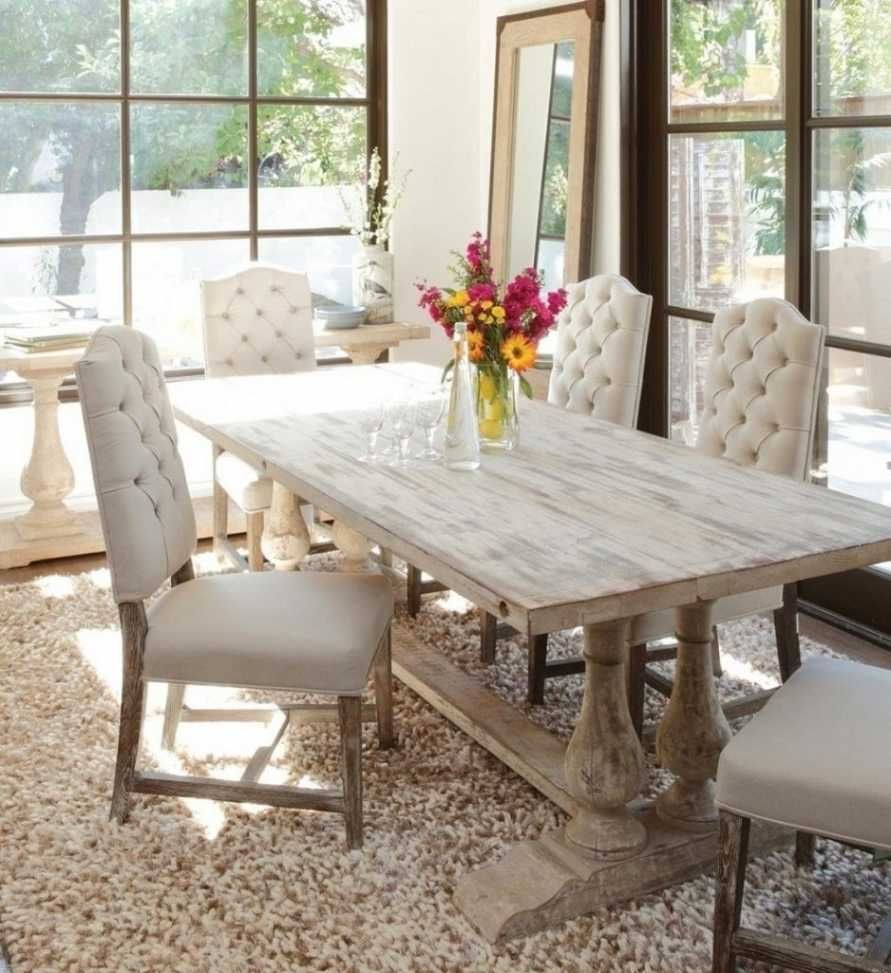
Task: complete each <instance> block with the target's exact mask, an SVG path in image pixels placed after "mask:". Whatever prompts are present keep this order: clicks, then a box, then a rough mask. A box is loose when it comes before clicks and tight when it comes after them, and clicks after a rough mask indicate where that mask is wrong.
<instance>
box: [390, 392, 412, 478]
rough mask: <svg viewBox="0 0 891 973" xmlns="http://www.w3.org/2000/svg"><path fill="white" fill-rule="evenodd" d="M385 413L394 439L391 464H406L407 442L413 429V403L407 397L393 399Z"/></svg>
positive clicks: (407, 461) (407, 456) (407, 460)
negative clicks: (394, 447) (393, 455)
mask: <svg viewBox="0 0 891 973" xmlns="http://www.w3.org/2000/svg"><path fill="white" fill-rule="evenodd" d="M387 414H388V419H389V424H390V430H391V431H392V434H393V438H394V439H395V440H396V455H395V457H394V458H393V460H392V461H391V462H392V465H393V466H408V464H409V462H410V458H409V455H408V444H409V442H410V440H411V437H412V433H413V432H414V431H415V404H414V402H410V401H409V400H408V399H394V400H393V401H392V402H390V403H389V405H388V406H387Z"/></svg>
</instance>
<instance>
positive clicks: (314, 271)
mask: <svg viewBox="0 0 891 973" xmlns="http://www.w3.org/2000/svg"><path fill="white" fill-rule="evenodd" d="M358 252H359V242H358V240H357V238H356V237H353V236H322V237H319V236H314V237H274V238H269V239H261V240H260V249H259V254H258V256H259V257H260V260H262V261H265V262H266V263H272V264H277V265H278V266H279V267H284V268H286V269H287V270H298V271H302V272H304V273H306V274H307V275H308V276H309V285H310V287H311V288H312V294H313V304H314V305H315V306H316V307H320V306H321V307H324V306H325V305H326V304H328V303H330V302H332V301H336V302H337V303H338V304H352V303H353V257H354V256H355V255H356V254H357V253H358Z"/></svg>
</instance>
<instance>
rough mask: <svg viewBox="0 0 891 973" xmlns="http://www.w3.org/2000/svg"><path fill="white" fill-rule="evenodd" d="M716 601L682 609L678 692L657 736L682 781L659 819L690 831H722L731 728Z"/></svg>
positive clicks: (664, 800) (659, 750) (662, 800)
mask: <svg viewBox="0 0 891 973" xmlns="http://www.w3.org/2000/svg"><path fill="white" fill-rule="evenodd" d="M713 604H714V603H713V602H699V603H697V604H694V605H687V606H685V607H682V608H678V609H677V610H676V615H675V617H676V627H677V640H678V658H677V669H676V672H675V680H674V690H673V691H672V694H671V699H670V700H669V702H668V707H667V708H666V710H665V715H664V716H663V718H662V723H661V725H660V726H659V732H658V735H657V737H656V754H657V756H658V758H659V761H660V762H661V763H662V764H663V765H664V766H667V767H668V768H670V769H671V770H672V771H673V772H674V773H675V775H676V776H677V780H675V782H674V783H673V784H672V785H671V787H670V788H669V789H668V790H667V791H665V793H664V794H662V795H661V796H660V797H659V799H658V801H657V802H656V808H657V810H658V812H659V816H660V817H661V818H662V819H663V820H664V821H666V822H667V823H669V824H672V825H674V826H676V827H679V828H682V829H686V830H690V831H710V830H712V829H714V828H716V827H717V824H718V811H717V808H716V806H715V785H714V777H715V774H716V773H717V770H718V757H719V756H720V755H721V751H722V750H723V749H724V747H725V746H726V745H727V743H728V741H729V740H730V727H729V725H728V723H727V720H726V719H725V718H724V712H723V710H722V709H721V704H720V703H719V701H718V691H717V688H716V686H715V679H714V656H713V653H712V608H713Z"/></svg>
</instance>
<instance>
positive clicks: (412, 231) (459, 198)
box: [389, 0, 485, 363]
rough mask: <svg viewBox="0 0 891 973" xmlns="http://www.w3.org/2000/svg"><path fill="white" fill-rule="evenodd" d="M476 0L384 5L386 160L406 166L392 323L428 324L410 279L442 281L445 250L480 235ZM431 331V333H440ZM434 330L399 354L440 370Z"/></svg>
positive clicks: (440, 341) (396, 229)
mask: <svg viewBox="0 0 891 973" xmlns="http://www.w3.org/2000/svg"><path fill="white" fill-rule="evenodd" d="M478 4H479V0H391V3H390V9H389V21H390V39H389V46H390V105H389V115H390V162H391V166H392V163H393V161H394V159H395V158H396V155H397V153H398V155H399V166H400V168H402V169H412V170H413V173H412V177H411V181H410V183H409V186H408V192H407V193H406V196H405V199H404V201H403V203H402V206H401V207H400V209H399V211H398V212H397V214H396V218H395V220H394V224H393V248H394V252H395V254H396V293H395V316H396V320H397V321H425V320H426V319H425V317H424V314H423V312H421V311H420V309H419V308H418V306H417V303H418V292H417V290H416V289H415V286H414V285H415V282H416V281H418V280H423V279H425V278H426V279H429V280H430V281H431V283H432V282H444V276H445V272H446V267H447V266H448V264H449V263H450V262H451V260H450V257H449V254H450V252H451V251H452V250H455V249H458V248H460V247H462V246H463V244H464V243H465V242H466V241H467V239H468V238H469V237H470V235H471V234H472V233H473V232H474V231H475V230H478V229H481V228H482V229H484V228H485V226H484V221H483V220H482V218H481V213H482V212H483V206H482V203H481V199H480V183H479V179H478V178H477V177H476V173H477V171H478V170H477V167H478V166H479V158H480V141H479V137H480V125H479V111H480V99H479V86H480V66H479V63H478V57H477V55H478V53H479V24H480V19H479V13H478ZM437 330H438V329H437ZM448 353H449V346H448V342H447V341H446V340H445V338H444V337H443V336H442V335H441V334H440V333H437V334H436V335H435V336H434V338H433V339H432V340H431V341H429V342H418V341H413V342H411V345H410V346H408V347H406V348H401V349H399V352H398V353H397V354H394V356H393V357H394V358H396V357H401V358H407V359H415V360H419V361H429V362H434V363H439V362H442V361H444V360H445V358H446V356H447V355H448Z"/></svg>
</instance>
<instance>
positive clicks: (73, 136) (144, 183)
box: [0, 0, 386, 394]
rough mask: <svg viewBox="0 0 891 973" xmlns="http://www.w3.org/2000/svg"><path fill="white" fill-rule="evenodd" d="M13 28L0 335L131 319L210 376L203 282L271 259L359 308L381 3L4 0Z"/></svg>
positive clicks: (1, 151)
mask: <svg viewBox="0 0 891 973" xmlns="http://www.w3.org/2000/svg"><path fill="white" fill-rule="evenodd" d="M0 23H2V24H3V30H2V31H0V131H2V133H3V136H2V138H0V328H2V327H4V326H10V325H15V324H21V323H25V324H27V323H40V324H42V323H44V322H46V321H47V320H49V319H52V320H55V319H62V320H66V319H70V318H81V317H86V318H95V319H99V320H107V321H123V322H125V323H127V324H133V325H136V326H137V327H140V328H143V329H144V330H146V331H148V332H149V333H151V334H152V335H153V336H154V337H155V338H156V340H157V341H158V343H159V345H160V347H161V350H162V354H163V357H164V361H165V364H166V366H167V367H168V368H169V369H174V370H175V369H200V367H201V365H202V353H201V336H200V322H199V319H198V310H197V292H198V289H197V282H198V281H199V280H201V279H203V278H207V277H213V276H217V275H220V274H223V273H226V272H228V271H229V270H231V269H233V268H235V267H238V266H239V265H242V264H244V263H246V262H247V261H248V260H250V259H261V260H271V261H274V262H276V263H280V264H283V265H285V266H289V267H292V268H293V269H296V270H305V271H306V272H308V274H309V277H310V283H311V286H312V289H313V293H314V295H315V297H316V299H317V300H324V299H328V300H337V301H345V302H348V301H349V298H350V290H351V270H350V267H351V260H352V256H353V253H354V248H355V243H354V238H353V237H351V236H350V235H349V230H348V229H346V223H347V219H346V213H345V208H344V202H343V199H344V196H345V194H346V193H348V192H350V191H351V187H353V186H355V185H356V183H357V180H358V176H359V173H360V171H361V170H362V169H363V168H364V165H365V161H366V159H367V156H368V153H369V151H370V149H371V147H372V146H374V145H377V146H379V147H380V148H381V150H382V153H383V154H384V157H386V145H385V139H386V118H385V108H384V102H385V91H384V77H385V65H384V63H383V61H384V50H385V47H384V34H385V30H386V25H385V0H66V2H65V3H64V4H60V3H59V0H28V2H27V3H25V2H24V0H0ZM15 379H16V376H14V375H10V374H7V375H5V376H0V394H2V389H3V388H4V387H5V388H6V389H9V387H10V383H12V382H14V381H15Z"/></svg>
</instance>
